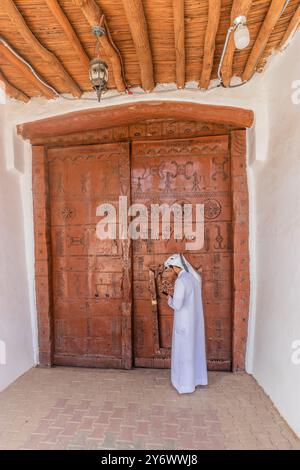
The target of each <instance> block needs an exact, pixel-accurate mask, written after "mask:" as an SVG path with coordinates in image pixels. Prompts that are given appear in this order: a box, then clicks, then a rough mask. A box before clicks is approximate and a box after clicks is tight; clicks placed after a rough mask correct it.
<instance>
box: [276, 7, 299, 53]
mask: <svg viewBox="0 0 300 470" xmlns="http://www.w3.org/2000/svg"><path fill="white" fill-rule="evenodd" d="M299 25H300V5H299V6H298V8H297V10H296V12H295V13H294V15H293V17H292V19H291V21H290V24H289V26H288V29H287V30H286V32H285V34H284V36H283V38H282V40H281V43H280V45H279V49H280V50H283V49H285V47H286V46H287V44H288V43H289V42H290V40H291V39H292V37H293V36H294V34H295V32H296V30H297V29H298V28H299Z"/></svg>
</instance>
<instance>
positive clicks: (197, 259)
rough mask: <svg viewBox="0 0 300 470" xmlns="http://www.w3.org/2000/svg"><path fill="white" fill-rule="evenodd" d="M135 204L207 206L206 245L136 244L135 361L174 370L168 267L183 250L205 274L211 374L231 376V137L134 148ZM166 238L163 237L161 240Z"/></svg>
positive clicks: (178, 242) (182, 242)
mask: <svg viewBox="0 0 300 470" xmlns="http://www.w3.org/2000/svg"><path fill="white" fill-rule="evenodd" d="M131 192H132V203H143V204H145V205H146V206H147V207H148V208H149V211H150V205H151V204H162V203H167V204H173V203H178V204H180V205H181V206H183V204H193V205H194V204H196V203H198V204H199V203H202V204H204V215H205V225H204V226H205V239H204V241H205V243H204V247H203V248H202V249H201V250H190V251H189V250H186V242H187V240H185V239H183V240H174V238H173V237H172V238H171V239H170V240H163V239H162V237H161V236H160V237H159V239H158V240H151V239H148V240H146V239H145V240H136V241H133V254H134V257H133V259H134V264H133V286H134V287H133V292H134V307H133V309H134V363H135V365H136V366H142V367H169V366H170V347H171V339H172V322H173V311H172V310H171V309H170V308H169V307H168V305H167V297H166V296H165V295H163V294H162V293H161V285H162V283H166V282H167V283H168V282H169V281H170V280H169V281H168V280H166V279H162V276H161V274H160V273H161V271H162V265H163V262H164V261H165V260H166V258H167V257H168V256H169V255H171V254H172V253H176V252H181V253H184V254H185V256H186V257H187V258H188V259H189V261H190V262H191V263H192V264H193V265H194V266H195V267H196V268H197V269H199V271H202V279H203V302H204V310H205V319H206V339H207V359H208V366H209V368H210V369H215V370H217V369H221V370H229V369H230V367H231V355H232V345H231V342H232V340H231V338H232V331H231V329H232V305H231V303H232V283H231V277H232V240H231V233H232V223H231V222H232V201H231V188H230V154H229V150H228V137H227V136H214V137H202V138H193V139H189V140H173V141H152V142H149V141H148V142H133V144H132V163H131ZM160 235H161V234H160Z"/></svg>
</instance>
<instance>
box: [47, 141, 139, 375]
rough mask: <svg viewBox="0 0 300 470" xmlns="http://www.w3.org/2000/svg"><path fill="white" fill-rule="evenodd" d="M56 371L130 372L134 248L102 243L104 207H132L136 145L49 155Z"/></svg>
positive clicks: (59, 151) (126, 243)
mask: <svg viewBox="0 0 300 470" xmlns="http://www.w3.org/2000/svg"><path fill="white" fill-rule="evenodd" d="M48 167H49V185H50V188H49V189H50V207H51V246H52V260H53V261H52V264H53V266H52V271H53V273H52V274H53V276H52V277H53V319H54V343H55V344H54V364H61V365H75V366H92V367H96V366H98V367H122V368H130V367H131V361H132V354H131V346H132V339H131V257H130V241H128V240H120V239H116V240H101V239H99V238H98V237H97V236H96V226H97V223H98V222H99V221H100V217H99V216H97V215H96V211H97V207H98V206H99V205H100V204H102V203H112V204H113V205H114V206H115V207H117V204H118V200H119V195H125V196H128V198H129V200H130V166H129V144H128V143H114V144H103V145H90V146H88V145H87V146H82V147H73V148H63V149H61V148H59V149H52V150H49V151H48Z"/></svg>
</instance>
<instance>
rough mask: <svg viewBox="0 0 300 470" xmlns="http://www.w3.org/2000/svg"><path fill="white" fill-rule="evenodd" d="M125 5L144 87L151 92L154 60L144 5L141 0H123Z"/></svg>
mask: <svg viewBox="0 0 300 470" xmlns="http://www.w3.org/2000/svg"><path fill="white" fill-rule="evenodd" d="M123 6H124V10H125V14H126V17H127V21H128V24H129V28H130V31H131V36H132V39H133V43H134V47H135V50H136V54H137V57H138V61H139V64H140V71H141V81H142V87H143V89H144V90H145V91H146V92H150V91H152V90H153V88H154V78H153V62H152V53H151V47H150V40H149V35H148V26H147V21H146V17H145V12H144V7H143V4H142V1H141V0H123Z"/></svg>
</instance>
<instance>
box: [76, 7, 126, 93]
mask: <svg viewBox="0 0 300 470" xmlns="http://www.w3.org/2000/svg"><path fill="white" fill-rule="evenodd" d="M73 3H74V5H76V6H78V7H80V8H81V11H82V13H83V15H84V16H85V18H86V20H87V22H88V23H89V24H90V26H91V27H92V28H93V27H94V26H101V25H102V24H103V25H105V29H106V35H105V36H102V37H101V38H99V41H100V44H101V46H102V47H103V50H104V53H105V55H106V57H107V58H108V60H109V62H110V65H111V67H112V73H113V77H114V81H115V85H116V88H117V90H118V91H119V92H120V93H124V92H125V91H126V83H125V80H124V76H123V75H124V74H123V70H122V61H121V56H120V54H119V53H118V51H117V50H116V48H115V47H114V45H113V44H112V43H111V41H110V40H109V38H110V31H109V29H108V26H107V23H106V22H104V15H103V12H102V10H101V9H100V7H99V5H98V4H97V3H96V2H95V0H73Z"/></svg>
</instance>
